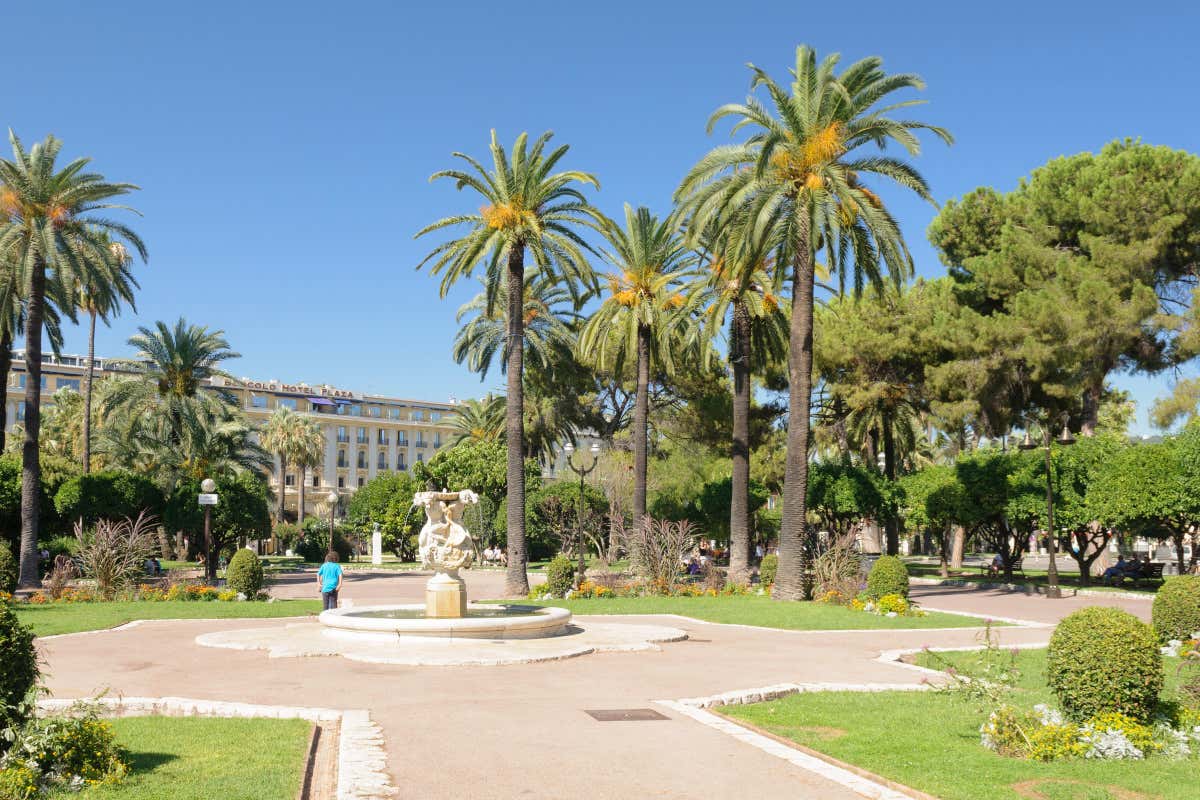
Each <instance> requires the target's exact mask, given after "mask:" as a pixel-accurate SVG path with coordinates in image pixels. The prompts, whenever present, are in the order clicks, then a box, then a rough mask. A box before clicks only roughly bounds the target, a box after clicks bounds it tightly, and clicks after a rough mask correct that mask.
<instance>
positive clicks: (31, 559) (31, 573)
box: [17, 257, 46, 589]
mask: <svg viewBox="0 0 1200 800" xmlns="http://www.w3.org/2000/svg"><path fill="white" fill-rule="evenodd" d="M45 309H46V262H45V261H43V260H42V259H41V258H40V257H39V258H37V259H36V260H35V261H34V264H33V274H32V275H31V276H30V279H29V301H28V303H27V304H26V308H25V442H24V445H23V448H22V454H21V455H22V459H21V463H22V471H21V574H20V577H19V579H18V581H17V586H18V588H21V589H36V588H38V587H39V586H41V585H42V581H41V577H40V576H39V575H38V547H37V544H38V523H39V519H38V514H39V513H40V511H41V505H40V503H41V485H42V464H41V459H40V455H41V454H40V453H39V452H38V437H39V435H40V434H41V428H42V408H41V402H42V317H43V316H44V314H45Z"/></svg>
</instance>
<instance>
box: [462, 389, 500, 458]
mask: <svg viewBox="0 0 1200 800" xmlns="http://www.w3.org/2000/svg"><path fill="white" fill-rule="evenodd" d="M450 427H451V428H453V429H454V442H453V443H452V444H451V446H452V447H453V446H455V445H458V444H461V443H462V442H472V441H474V442H501V441H504V397H503V396H497V395H492V394H489V395H488V396H487V397H485V398H483V399H482V400H466V401H464V402H463V403H462V404H461V405H460V406H459V407H458V408H456V409H455V410H454V416H453V417H452V418H451V419H450Z"/></svg>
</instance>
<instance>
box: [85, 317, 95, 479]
mask: <svg viewBox="0 0 1200 800" xmlns="http://www.w3.org/2000/svg"><path fill="white" fill-rule="evenodd" d="M88 313H89V314H91V317H92V318H91V320H90V321H89V322H88V363H87V371H86V372H84V373H83V474H84V475H86V474H88V473H89V472H91V471H92V377H93V375H94V373H95V369H96V368H95V366H94V362H95V360H96V310H95V309H91V310H90V311H89V312H88Z"/></svg>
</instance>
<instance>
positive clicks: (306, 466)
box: [281, 417, 325, 523]
mask: <svg viewBox="0 0 1200 800" xmlns="http://www.w3.org/2000/svg"><path fill="white" fill-rule="evenodd" d="M298 427H299V430H298V431H297V432H296V449H295V450H294V451H293V452H292V462H293V463H294V464H295V465H296V469H297V470H298V471H299V472H300V487H299V491H298V492H297V493H296V495H297V496H296V522H297V523H302V522H304V490H305V488H306V486H307V485H308V470H310V469H316V468H317V467H319V466H321V463H322V462H323V461H324V460H325V434H324V433H322V432H321V426H320V425H318V424H317V423H316V422H314V421H312V420H310V419H307V418H305V417H301V418H300V424H299V426H298ZM281 489H282V487H281ZM281 493H282V491H281Z"/></svg>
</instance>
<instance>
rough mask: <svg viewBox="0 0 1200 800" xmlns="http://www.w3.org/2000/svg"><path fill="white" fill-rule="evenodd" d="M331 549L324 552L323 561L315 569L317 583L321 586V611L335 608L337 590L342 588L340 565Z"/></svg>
mask: <svg viewBox="0 0 1200 800" xmlns="http://www.w3.org/2000/svg"><path fill="white" fill-rule="evenodd" d="M337 560H338V555H337V553H335V552H334V551H333V550H330V551H329V552H328V553H326V554H325V563H324V564H322V565H321V568H320V569H318V570H317V585H318V586H320V587H321V604H322V609H321V610H322V611H329V610H330V609H334V608H337V604H338V590H339V589H341V588H342V565H341V564H339V563H337Z"/></svg>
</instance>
